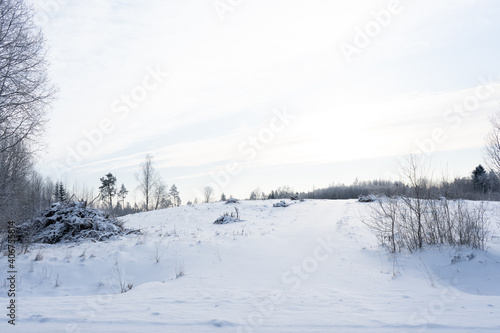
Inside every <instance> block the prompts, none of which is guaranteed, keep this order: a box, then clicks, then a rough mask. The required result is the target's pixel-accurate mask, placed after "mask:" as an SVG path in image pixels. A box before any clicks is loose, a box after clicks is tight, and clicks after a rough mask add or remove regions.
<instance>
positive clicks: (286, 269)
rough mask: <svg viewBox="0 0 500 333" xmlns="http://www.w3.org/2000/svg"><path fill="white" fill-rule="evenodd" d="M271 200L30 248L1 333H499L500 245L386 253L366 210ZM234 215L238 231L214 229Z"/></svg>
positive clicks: (140, 220) (133, 223)
mask: <svg viewBox="0 0 500 333" xmlns="http://www.w3.org/2000/svg"><path fill="white" fill-rule="evenodd" d="M278 201H279V200H276V201H243V202H240V203H238V204H231V205H225V204H224V203H211V204H200V205H195V206H182V207H179V208H171V209H167V210H160V211H154V212H149V213H142V214H136V215H131V216H127V217H125V218H124V219H125V220H126V225H125V226H126V227H129V228H130V227H134V228H141V229H142V230H143V231H144V234H143V235H140V236H138V235H129V236H124V237H121V238H119V239H114V240H109V241H106V242H85V243H80V244H76V245H75V244H61V245H42V246H36V247H35V248H33V249H32V250H31V252H30V253H28V254H25V255H18V256H17V258H16V264H17V270H18V272H19V273H18V281H17V288H18V293H17V296H18V297H17V318H16V326H15V327H13V326H11V325H9V324H7V320H8V317H7V316H6V314H7V309H6V307H7V304H8V301H9V299H8V298H7V288H6V283H5V279H2V286H1V287H0V292H1V297H0V304H3V305H2V308H3V309H4V310H3V312H5V313H4V314H3V315H2V317H3V319H2V322H1V323H0V331H1V332H107V333H111V332H197V333H198V332H235V333H236V332H271V333H274V332H450V333H451V332H453V333H455V332H500V239H499V238H498V237H494V238H493V239H492V240H491V241H490V242H489V243H488V252H483V251H478V250H471V249H460V250H458V249H452V248H449V247H435V248H431V249H426V250H425V251H422V252H419V253H414V254H408V253H406V254H397V255H392V254H389V253H387V252H386V251H385V250H384V249H382V248H380V247H379V246H378V245H377V241H376V239H375V237H374V236H373V235H372V234H370V232H369V231H368V230H367V229H366V228H365V226H364V225H363V224H362V223H361V222H360V220H359V216H360V215H362V214H364V212H365V210H366V207H367V205H369V204H366V203H358V202H356V201H354V200H346V201H323V200H307V201H305V202H297V203H293V204H292V205H290V206H289V207H286V208H283V207H277V208H273V207H272V205H273V203H276V202H278ZM235 205H236V206H237V207H238V208H239V211H240V216H241V219H242V221H240V222H236V223H230V224H223V225H214V224H213V222H214V221H215V220H216V218H218V217H219V216H220V215H221V214H223V213H224V212H228V213H230V212H231V211H232V210H233V208H232V207H233V206H235ZM38 248H39V249H38ZM37 255H38V259H39V260H35V257H36V256H37ZM452 261H453V263H452ZM7 270H8V268H7V257H6V256H5V255H3V256H1V257H0V272H1V274H2V276H3V275H4V274H6V272H7ZM130 287H132V288H131V289H130V290H128V291H127V292H125V293H120V289H121V288H124V289H129V288H130Z"/></svg>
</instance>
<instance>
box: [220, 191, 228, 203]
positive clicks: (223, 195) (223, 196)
mask: <svg viewBox="0 0 500 333" xmlns="http://www.w3.org/2000/svg"><path fill="white" fill-rule="evenodd" d="M226 200H227V198H226V195H225V194H224V193H222V194H221V196H220V201H226Z"/></svg>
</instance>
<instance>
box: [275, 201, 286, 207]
mask: <svg viewBox="0 0 500 333" xmlns="http://www.w3.org/2000/svg"><path fill="white" fill-rule="evenodd" d="M288 206H290V205H289V204H287V203H286V202H285V201H284V200H281V201H280V202H277V203H274V204H273V207H288Z"/></svg>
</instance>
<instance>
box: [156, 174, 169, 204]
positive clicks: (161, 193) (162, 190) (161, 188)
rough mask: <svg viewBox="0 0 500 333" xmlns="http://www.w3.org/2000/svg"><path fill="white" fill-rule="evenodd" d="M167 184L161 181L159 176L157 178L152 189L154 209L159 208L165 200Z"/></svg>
mask: <svg viewBox="0 0 500 333" xmlns="http://www.w3.org/2000/svg"><path fill="white" fill-rule="evenodd" d="M166 197H167V184H165V182H164V181H163V179H161V177H160V176H158V177H157V180H156V183H155V185H154V188H153V199H154V207H155V208H154V209H155V210H156V209H158V208H160V207H161V203H162V201H166V200H167V198H166Z"/></svg>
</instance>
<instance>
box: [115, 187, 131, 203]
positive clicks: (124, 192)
mask: <svg viewBox="0 0 500 333" xmlns="http://www.w3.org/2000/svg"><path fill="white" fill-rule="evenodd" d="M127 194H128V190H127V189H126V188H125V185H124V184H122V186H121V187H120V191H118V193H117V196H118V198H119V200H121V201H122V208H125V198H126V197H127Z"/></svg>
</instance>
